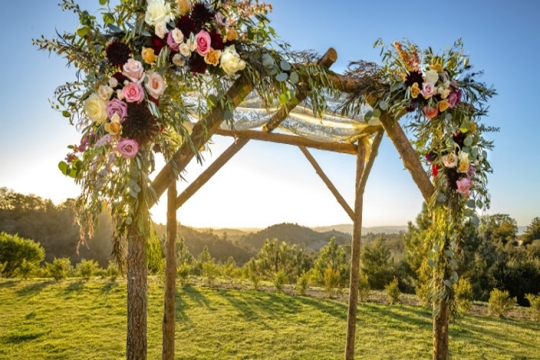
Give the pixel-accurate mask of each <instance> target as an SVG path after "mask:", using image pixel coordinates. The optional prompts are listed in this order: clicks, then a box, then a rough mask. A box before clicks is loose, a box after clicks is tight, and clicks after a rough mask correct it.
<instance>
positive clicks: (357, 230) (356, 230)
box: [345, 129, 384, 360]
mask: <svg viewBox="0 0 540 360" xmlns="http://www.w3.org/2000/svg"><path fill="white" fill-rule="evenodd" d="M383 134H384V132H383V130H382V129H380V130H379V131H377V134H376V135H375V139H374V140H373V144H372V145H371V153H370V155H369V160H368V163H367V165H365V146H364V145H363V144H362V143H361V142H359V143H358V155H357V159H356V194H355V196H356V199H355V202H354V222H353V241H352V253H351V275H350V284H349V311H348V314H347V339H346V344H345V359H346V360H352V359H354V342H355V337H356V314H357V309H358V280H359V277H360V247H361V240H362V211H363V202H364V190H365V189H366V184H367V179H368V177H369V174H370V173H371V169H372V168H373V163H374V162H375V158H376V157H377V155H378V153H379V146H380V144H381V141H382V137H383Z"/></svg>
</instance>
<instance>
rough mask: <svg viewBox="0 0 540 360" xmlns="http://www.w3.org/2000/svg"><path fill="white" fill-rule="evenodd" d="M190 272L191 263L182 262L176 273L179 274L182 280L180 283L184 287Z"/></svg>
mask: <svg viewBox="0 0 540 360" xmlns="http://www.w3.org/2000/svg"><path fill="white" fill-rule="evenodd" d="M190 272H191V265H189V264H188V263H187V262H184V263H182V264H180V266H178V267H177V268H176V275H177V276H178V279H179V280H180V285H181V286H182V287H184V285H186V283H187V280H188V278H189V273H190Z"/></svg>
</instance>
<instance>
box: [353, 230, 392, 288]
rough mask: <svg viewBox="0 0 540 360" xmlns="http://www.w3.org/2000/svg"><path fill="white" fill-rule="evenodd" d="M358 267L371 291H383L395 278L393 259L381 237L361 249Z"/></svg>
mask: <svg viewBox="0 0 540 360" xmlns="http://www.w3.org/2000/svg"><path fill="white" fill-rule="evenodd" d="M360 266H361V269H362V272H363V273H365V274H366V275H367V277H368V279H369V285H370V287H371V288H372V289H377V290H382V289H384V287H385V286H386V285H387V284H388V283H390V282H391V281H392V279H393V278H394V276H395V265H394V259H393V258H392V254H391V253H390V250H389V249H388V248H387V247H386V246H385V244H384V242H383V239H382V238H381V237H379V238H377V239H376V240H375V241H374V242H372V243H371V244H368V245H366V246H365V247H364V248H363V249H362V255H361V260H360Z"/></svg>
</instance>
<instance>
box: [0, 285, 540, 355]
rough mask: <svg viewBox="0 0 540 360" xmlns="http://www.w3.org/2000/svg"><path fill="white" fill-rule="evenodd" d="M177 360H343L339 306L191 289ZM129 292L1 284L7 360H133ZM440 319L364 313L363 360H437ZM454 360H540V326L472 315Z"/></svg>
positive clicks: (157, 317) (406, 310)
mask: <svg viewBox="0 0 540 360" xmlns="http://www.w3.org/2000/svg"><path fill="white" fill-rule="evenodd" d="M162 301H163V285H162V284H161V282H160V281H158V280H156V279H152V280H151V282H150V290H149V307H148V359H159V358H160V357H161V318H162V312H163V305H162ZM176 314H177V315H176V319H177V327H176V330H177V331H176V358H177V359H341V358H342V357H343V355H342V354H343V348H344V342H345V326H346V321H347V306H346V304H343V303H341V302H338V301H333V300H320V299H314V298H309V297H297V296H289V295H276V294H273V293H265V292H258V291H250V290H226V289H212V288H205V287H197V286H188V287H186V288H184V289H183V290H179V292H178V294H177V312H176ZM125 336H126V285H125V282H123V281H120V282H118V283H111V282H109V281H108V280H98V279H94V280H90V281H88V282H85V281H81V280H79V279H68V280H64V281H60V282H55V281H48V280H39V281H21V280H0V359H55V360H56V359H123V358H125ZM431 346H432V339H431V314H430V311H429V309H426V308H421V307H414V306H405V305H402V306H399V305H398V306H386V305H379V304H374V303H367V304H362V305H361V306H360V308H359V311H358V322H357V335H356V352H357V358H358V359H429V358H431ZM450 352H451V356H452V358H453V359H460V360H461V359H475V360H476V359H490V360H491V359H514V360H517V359H540V323H534V322H531V321H525V320H510V319H494V318H489V317H478V316H472V315H471V316H465V317H464V318H462V320H461V322H460V323H459V324H454V325H452V326H451V327H450Z"/></svg>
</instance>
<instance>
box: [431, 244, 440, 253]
mask: <svg viewBox="0 0 540 360" xmlns="http://www.w3.org/2000/svg"><path fill="white" fill-rule="evenodd" d="M433 251H434V252H436V253H438V252H439V251H441V247H440V246H439V245H435V246H434V247H433Z"/></svg>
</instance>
